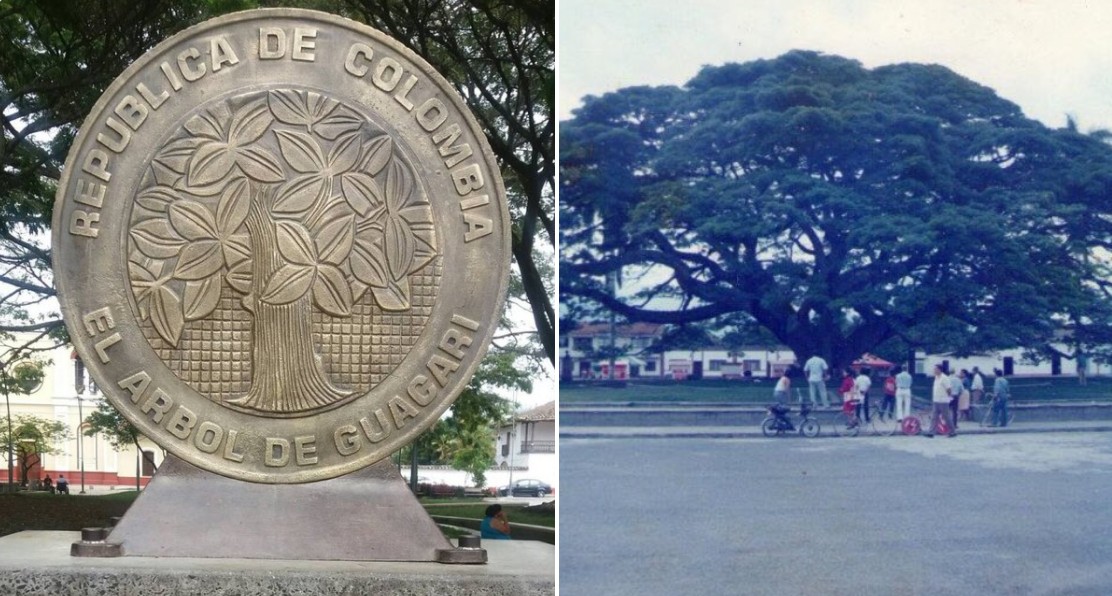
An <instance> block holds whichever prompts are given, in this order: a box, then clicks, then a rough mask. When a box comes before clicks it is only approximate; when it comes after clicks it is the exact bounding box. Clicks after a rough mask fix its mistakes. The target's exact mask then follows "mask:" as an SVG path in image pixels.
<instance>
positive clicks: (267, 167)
mask: <svg viewBox="0 0 1112 596" xmlns="http://www.w3.org/2000/svg"><path fill="white" fill-rule="evenodd" d="M236 163H237V164H239V167H240V169H242V170H243V173H244V174H247V175H248V176H250V177H251V178H253V179H255V180H258V181H259V182H282V181H283V180H285V179H286V172H285V171H283V170H282V164H281V162H279V161H278V158H277V157H274V154H273V153H271V152H269V151H267V150H266V149H263V148H262V147H240V148H239V149H238V150H236Z"/></svg>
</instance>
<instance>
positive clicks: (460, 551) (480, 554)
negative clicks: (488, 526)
mask: <svg viewBox="0 0 1112 596" xmlns="http://www.w3.org/2000/svg"><path fill="white" fill-rule="evenodd" d="M482 543H483V541H482V538H479V537H478V536H460V538H459V546H458V547H457V548H441V549H437V551H436V562H437V563H444V564H447V565H485V564H486V562H487V552H486V549H485V548H482Z"/></svg>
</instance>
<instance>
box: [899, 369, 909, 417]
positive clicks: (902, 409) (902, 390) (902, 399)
mask: <svg viewBox="0 0 1112 596" xmlns="http://www.w3.org/2000/svg"><path fill="white" fill-rule="evenodd" d="M911 380H912V379H911V373H909V372H907V371H906V370H903V369H901V368H900V367H898V366H897V367H896V420H899V421H900V422H903V420H904V419H905V418H907V417H908V416H910V415H911Z"/></svg>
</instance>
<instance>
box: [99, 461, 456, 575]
mask: <svg viewBox="0 0 1112 596" xmlns="http://www.w3.org/2000/svg"><path fill="white" fill-rule="evenodd" d="M105 522H106V523H107V520H105ZM106 542H107V543H108V544H110V545H112V544H118V545H119V549H120V552H121V554H122V555H123V556H140V557H206V558H209V557H211V558H239V559H311V560H327V561H438V560H441V561H443V560H444V556H443V553H444V552H445V551H450V550H451V549H452V545H451V544H450V543H449V542H448V540H447V539H446V538H445V537H444V535H443V534H442V533H441V531H440V528H439V527H437V525H436V523H435V522H433V521H432V519H431V518H430V517H429V515H428V513H426V512H425V508H424V507H422V506H421V503H420V502H418V501H417V498H416V497H414V496H413V493H412V492H410V490H409V487H408V486H407V485H406V484H405V481H404V480H403V479H402V477H401V476H400V475H399V474H398V471H397V468H395V467H394V466H393V465H392V464H391V463H390V462H389V461H385V460H384V461H381V462H379V463H377V464H373V465H371V466H368V467H366V468H363V469H362V470H359V471H358V472H354V473H351V474H348V475H346V476H341V477H339V478H333V479H331V480H323V481H320V482H310V483H305V484H257V483H253V482H244V481H242V480H234V479H231V478H227V477H224V476H220V475H219V474H213V473H212V472H208V471H205V470H202V469H200V468H198V467H196V466H193V465H191V464H188V463H186V462H184V461H182V460H180V459H178V458H176V457H173V456H167V458H166V459H165V461H163V463H162V465H161V466H159V470H158V473H157V474H155V476H154V478H153V479H152V480H151V482H150V484H149V485H148V486H147V488H146V489H145V490H144V491H143V492H142V493H141V494H140V495H139V498H138V499H136V501H135V503H134V504H133V505H132V506H131V508H130V509H128V511H127V514H126V515H124V517H123V519H121V520H120V522H119V523H118V524H117V525H116V527H115V528H114V529H113V530H112V532H111V533H110V534H109V535H108V537H107V540H106Z"/></svg>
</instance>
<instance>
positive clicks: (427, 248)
mask: <svg viewBox="0 0 1112 596" xmlns="http://www.w3.org/2000/svg"><path fill="white" fill-rule="evenodd" d="M410 229H411V230H412V231H413V238H414V240H416V241H417V242H416V244H415V245H414V250H413V263H411V264H410V265H409V272H410V273H413V272H415V271H418V270H420V269H421V268H422V267H424V266H425V265H428V264H429V262H430V261H432V260H433V258H434V257H436V236H435V235H434V234H433V231H432V229H431V228H430V229H427V230H419V229H416V228H410Z"/></svg>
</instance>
